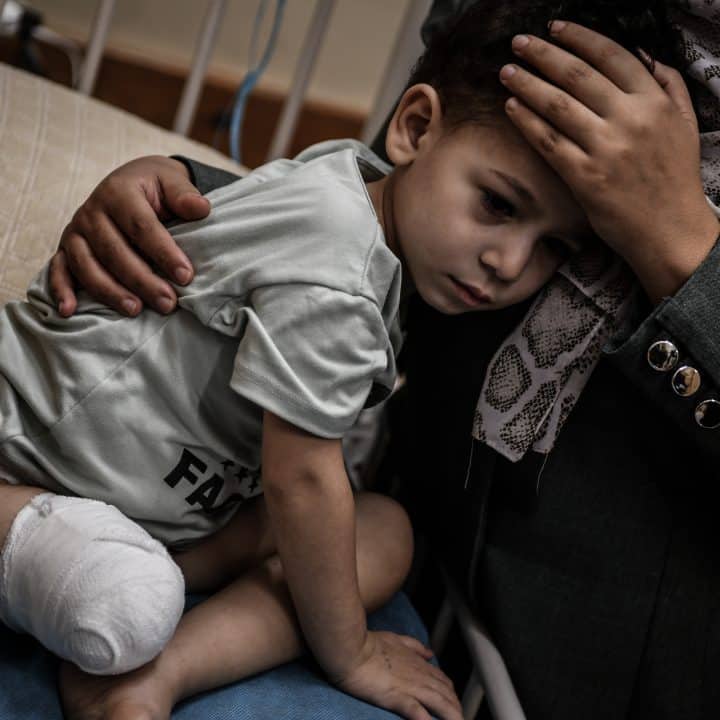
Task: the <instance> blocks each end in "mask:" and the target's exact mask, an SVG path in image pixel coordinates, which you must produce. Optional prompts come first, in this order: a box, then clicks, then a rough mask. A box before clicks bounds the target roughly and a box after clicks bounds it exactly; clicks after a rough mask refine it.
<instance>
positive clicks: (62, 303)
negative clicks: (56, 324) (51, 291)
mask: <svg viewBox="0 0 720 720" xmlns="http://www.w3.org/2000/svg"><path fill="white" fill-rule="evenodd" d="M67 310H68V304H67V302H66V301H65V300H61V301H60V302H59V303H58V312H59V313H60V314H61V315H64V314H65V313H66V312H67Z"/></svg>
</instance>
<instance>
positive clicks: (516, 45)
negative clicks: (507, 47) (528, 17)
mask: <svg viewBox="0 0 720 720" xmlns="http://www.w3.org/2000/svg"><path fill="white" fill-rule="evenodd" d="M529 42H530V38H529V37H528V36H527V35H516V36H515V37H514V38H513V39H512V46H513V50H520V49H521V48H524V47H525V46H526V45H527V44H528V43H529Z"/></svg>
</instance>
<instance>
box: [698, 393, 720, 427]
mask: <svg viewBox="0 0 720 720" xmlns="http://www.w3.org/2000/svg"><path fill="white" fill-rule="evenodd" d="M695 422H696V423H697V424H698V425H699V426H700V427H703V428H707V429H708V430H714V429H715V428H717V427H720V402H718V401H717V400H703V401H702V402H701V403H700V404H699V405H698V406H697V407H696V408H695Z"/></svg>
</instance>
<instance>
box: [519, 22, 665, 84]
mask: <svg viewBox="0 0 720 720" xmlns="http://www.w3.org/2000/svg"><path fill="white" fill-rule="evenodd" d="M550 36H551V37H552V39H553V40H555V41H557V42H560V43H562V45H563V47H566V48H568V49H569V50H570V51H572V53H573V54H574V55H576V56H577V57H578V58H582V59H584V60H587V61H588V63H589V64H590V65H592V67H594V68H595V69H596V70H597V71H598V72H597V74H596V75H590V76H588V77H590V78H591V79H592V83H593V84H597V82H598V77H597V76H598V75H599V77H605V78H607V79H608V80H610V81H612V83H613V84H614V85H615V86H616V87H618V88H620V90H623V91H624V92H626V93H642V92H648V91H649V90H651V89H652V83H651V82H650V80H651V77H650V76H649V75H648V72H647V69H646V68H645V66H644V65H643V63H642V62H641V61H640V60H639V59H638V58H637V57H635V55H633V54H632V53H631V52H630V51H629V50H626V49H625V48H624V47H623V46H622V45H620V44H618V43H616V42H615V41H614V40H611V39H610V38H608V37H606V36H605V35H601V34H600V33H598V32H595V31H594V30H590V29H589V28H586V27H583V26H582V25H578V24H577V23H572V22H564V21H560V20H555V21H554V22H553V23H552V25H551V26H550ZM535 39H536V40H537V41H538V42H537V43H529V44H528V46H527V47H528V48H530V46H534V47H533V49H531V50H530V52H531V53H532V56H533V57H535V56H536V55H535V51H537V50H540V49H541V44H544V45H548V46H549V47H554V46H553V45H552V44H550V43H544V41H543V40H540V39H539V38H535ZM558 50H559V48H558ZM541 54H542V53H541ZM523 57H526V55H525V53H524V52H523ZM552 57H553V54H551V53H550V52H548V53H547V55H546V56H545V58H544V59H543V62H544V64H545V65H548V64H551V62H550V63H549V62H548V58H552ZM527 59H529V60H531V62H533V64H535V62H534V60H532V59H531V57H528V58H527ZM537 67H538V69H541V70H542V72H543V73H545V69H544V68H540V67H539V66H537ZM548 77H550V76H548ZM554 80H555V79H554V78H553V81H554Z"/></svg>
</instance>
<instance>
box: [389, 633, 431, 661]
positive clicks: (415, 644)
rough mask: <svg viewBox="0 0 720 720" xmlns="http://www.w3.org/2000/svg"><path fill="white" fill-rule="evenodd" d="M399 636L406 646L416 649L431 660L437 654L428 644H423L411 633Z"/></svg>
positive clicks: (419, 653)
mask: <svg viewBox="0 0 720 720" xmlns="http://www.w3.org/2000/svg"><path fill="white" fill-rule="evenodd" d="M397 637H398V640H400V642H401V643H402V644H403V645H405V647H407V648H409V649H410V650H414V651H415V652H416V653H417V654H418V655H420V656H422V657H423V658H425V659H426V660H429V659H430V658H431V657H432V656H433V655H434V654H435V653H433V651H432V650H431V649H430V648H429V647H427V645H423V644H422V643H421V642H420V641H419V640H418V639H417V638H414V637H412V636H410V635H398V636H397Z"/></svg>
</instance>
